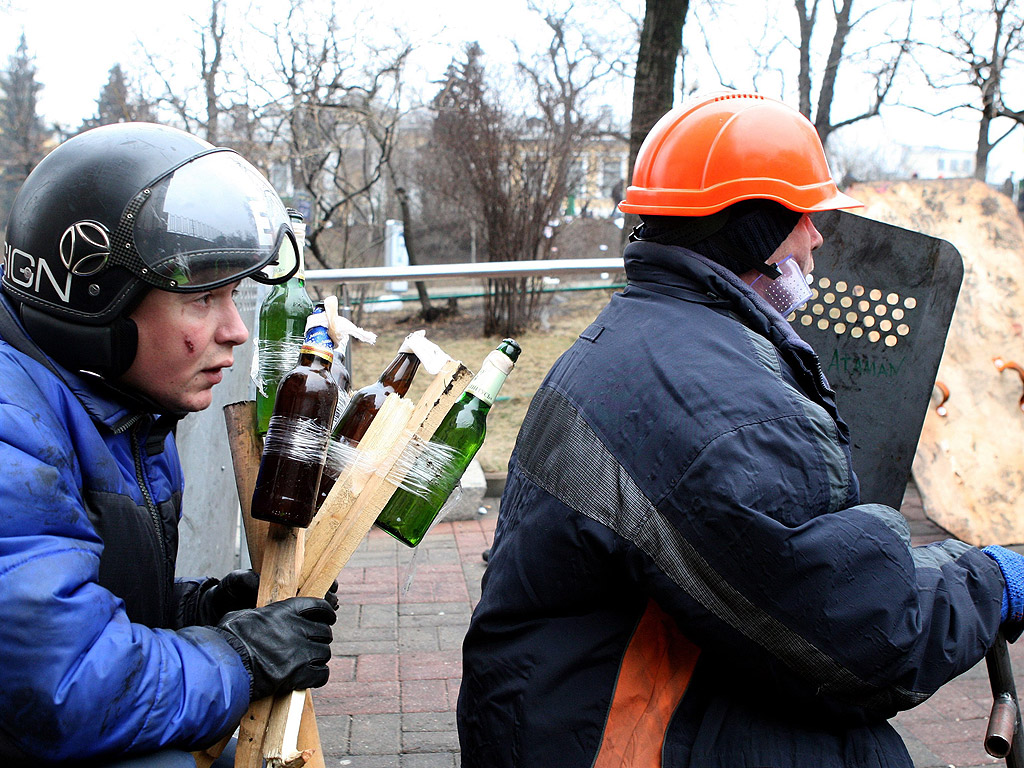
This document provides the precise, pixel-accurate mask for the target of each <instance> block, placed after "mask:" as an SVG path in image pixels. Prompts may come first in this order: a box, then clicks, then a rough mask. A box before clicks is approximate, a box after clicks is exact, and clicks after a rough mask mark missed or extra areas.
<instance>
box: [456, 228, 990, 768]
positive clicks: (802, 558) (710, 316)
mask: <svg viewBox="0 0 1024 768" xmlns="http://www.w3.org/2000/svg"><path fill="white" fill-rule="evenodd" d="M625 258H626V275H627V277H628V280H629V285H628V287H627V288H626V289H625V290H624V291H623V292H621V293H619V294H616V295H615V296H614V297H613V298H612V300H611V301H610V303H609V304H608V306H607V307H606V308H605V309H604V310H603V311H602V312H601V314H600V315H599V316H598V318H597V319H596V320H595V321H594V323H593V324H592V325H590V326H589V327H588V328H587V329H586V330H585V331H584V332H583V333H582V334H580V338H579V339H578V340H577V341H576V342H575V344H574V345H573V346H572V347H571V348H570V349H569V350H568V351H567V352H566V353H565V354H564V355H563V356H562V357H561V358H560V359H559V361H558V362H557V363H556V364H555V366H554V367H553V369H552V370H551V372H550V373H549V374H548V376H547V378H546V379H545V381H544V383H543V384H542V386H541V387H540V389H539V390H538V392H537V394H536V396H535V397H534V400H533V402H532V404H531V406H530V410H529V413H528V415H527V417H526V420H525V422H524V424H523V427H522V430H521V432H520V435H519V438H518V441H517V444H516V448H515V451H514V453H513V456H512V459H511V462H510V465H509V476H508V482H507V486H506V490H505V493H504V496H503V498H502V501H501V510H500V516H499V520H498V527H497V531H496V534H495V539H494V546H493V549H492V552H491V557H490V562H489V564H488V567H487V572H486V575H485V577H484V582H483V592H482V598H481V600H480V603H479V605H478V607H477V609H476V610H475V612H474V615H473V618H472V622H471V626H470V629H469V633H468V635H467V637H466V640H465V644H464V678H463V682H462V688H461V693H460V698H459V707H458V724H459V734H460V740H461V744H462V764H463V766H464V768H503V767H511V766H520V767H522V768H527V767H528V768H546V767H547V766H552V767H553V768H592V767H593V768H608V767H609V766H630V767H631V768H655V767H656V766H664V767H665V768H689V767H691V766H692V767H693V768H715V767H716V766H721V767H722V768H726V767H728V768H736V767H737V766H773V767H775V768H781V767H784V766H801V767H803V768H840V767H841V766H842V767H844V768H851V767H853V766H858V767H859V766H863V767H867V766H872V767H880V766H887V767H891V766H903V767H908V768H909V766H910V765H911V760H910V757H909V756H908V754H907V751H906V748H905V747H904V745H903V743H902V741H901V739H900V738H899V736H898V735H897V734H896V732H895V731H894V729H893V728H892V727H891V726H890V725H889V724H888V722H887V718H889V717H891V716H892V715H893V714H895V713H896V712H897V711H898V710H900V709H905V708H909V707H912V706H914V705H916V704H919V703H920V702H922V701H924V700H925V699H926V698H927V697H928V696H929V695H931V694H932V693H934V692H935V691H936V690H937V689H938V688H939V687H940V686H941V685H942V684H943V683H945V682H947V681H948V680H950V679H951V678H953V677H954V676H956V675H958V674H959V673H961V672H963V671H965V670H966V669H968V668H970V667H971V666H973V665H974V664H975V663H976V662H978V661H979V660H980V659H981V658H982V656H983V655H984V653H985V651H986V649H988V648H989V646H990V645H991V644H992V642H993V640H994V638H995V636H996V632H997V630H998V626H999V617H1000V602H1001V597H1002V593H1003V580H1002V576H1001V574H1000V571H999V568H998V566H996V564H995V562H994V561H993V560H991V559H990V558H989V557H987V556H986V555H984V554H983V553H981V552H980V551H979V550H977V549H974V548H972V547H968V546H967V545H965V544H962V543H960V542H953V541H948V542H942V543H937V544H933V545H929V546H926V547H917V548H913V547H911V546H910V535H909V530H908V527H907V524H906V522H905V520H904V519H903V517H902V516H901V515H900V514H899V512H897V511H896V510H893V509H890V508H888V507H885V506H881V505H877V504H861V503H860V501H859V496H858V487H857V481H856V477H855V475H854V473H853V470H852V469H851V464H850V450H849V433H848V430H847V427H846V425H845V424H844V423H843V421H842V420H841V419H840V417H839V414H838V413H837V410H836V404H835V398H834V396H833V393H832V391H831V390H830V389H829V387H828V384H827V382H826V380H825V377H824V376H823V375H822V372H821V368H820V366H819V364H818V360H817V357H816V355H815V354H814V353H813V351H812V350H811V349H810V348H809V347H808V346H807V345H806V344H805V343H804V342H803V341H802V340H800V339H799V337H797V336H796V335H795V333H794V332H793V331H792V329H791V328H790V327H789V326H788V324H787V323H786V322H785V321H784V320H783V319H782V318H781V317H780V316H779V315H778V313H777V312H775V311H774V310H772V309H771V308H769V307H768V306H767V305H766V304H764V303H763V302H762V301H761V300H760V299H759V298H758V297H756V296H755V295H754V294H753V293H752V292H751V291H749V289H747V288H746V286H745V285H743V284H742V283H740V282H739V280H738V279H737V278H736V277H735V276H733V275H731V273H728V272H726V271H725V270H722V269H721V268H718V267H717V266H716V265H713V264H712V263H711V262H708V261H706V260H704V259H703V258H701V257H699V256H697V255H695V254H692V253H690V252H689V251H686V250H684V249H682V248H678V247H672V246H661V245H655V244H650V243H634V244H631V245H630V246H628V247H627V249H626V252H625ZM879 417H880V418H884V415H880V416H879Z"/></svg>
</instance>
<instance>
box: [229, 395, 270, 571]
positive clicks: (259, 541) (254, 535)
mask: <svg viewBox="0 0 1024 768" xmlns="http://www.w3.org/2000/svg"><path fill="white" fill-rule="evenodd" d="M224 422H225V424H226V425H227V429H228V448H229V450H230V451H231V465H232V467H233V469H234V473H235V487H236V488H237V489H238V503H239V505H240V506H241V508H242V527H243V528H244V530H245V541H246V545H247V546H248V549H249V559H250V560H251V561H252V567H253V570H256V571H259V569H260V562H261V558H262V555H263V542H264V541H266V538H267V526H268V525H269V523H267V522H266V521H264V520H256V519H254V518H253V516H252V513H251V512H252V510H251V507H252V492H253V489H254V488H255V487H256V476H257V475H258V474H259V472H260V457H261V456H262V454H263V444H262V441H261V440H260V438H259V435H257V434H256V402H255V401H254V400H247V401H244V402H240V403H232V404H230V405H225V406H224Z"/></svg>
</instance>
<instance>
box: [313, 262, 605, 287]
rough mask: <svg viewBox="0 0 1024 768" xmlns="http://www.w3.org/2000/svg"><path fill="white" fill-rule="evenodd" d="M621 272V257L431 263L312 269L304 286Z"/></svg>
mask: <svg viewBox="0 0 1024 768" xmlns="http://www.w3.org/2000/svg"><path fill="white" fill-rule="evenodd" d="M621 269H622V259H621V258H601V259H547V260H535V261H487V262H480V263H476V264H431V265H426V266H407V267H351V268H348V269H311V270H307V271H306V283H311V284H317V283H330V284H337V283H377V282H383V281H391V280H445V279H451V278H458V277H465V278H479V279H491V278H507V277H541V276H544V275H552V276H557V275H572V274H587V273H593V272H615V271H617V270H621Z"/></svg>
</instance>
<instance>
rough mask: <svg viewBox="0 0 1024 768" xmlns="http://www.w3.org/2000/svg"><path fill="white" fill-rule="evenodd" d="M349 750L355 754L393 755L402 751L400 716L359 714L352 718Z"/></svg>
mask: <svg viewBox="0 0 1024 768" xmlns="http://www.w3.org/2000/svg"><path fill="white" fill-rule="evenodd" d="M349 750H350V752H351V753H352V754H356V755H394V754H398V753H399V752H401V751H402V716H401V715H398V714H391V713H388V714H377V715H359V716H356V717H353V718H352V736H351V740H350V747H349Z"/></svg>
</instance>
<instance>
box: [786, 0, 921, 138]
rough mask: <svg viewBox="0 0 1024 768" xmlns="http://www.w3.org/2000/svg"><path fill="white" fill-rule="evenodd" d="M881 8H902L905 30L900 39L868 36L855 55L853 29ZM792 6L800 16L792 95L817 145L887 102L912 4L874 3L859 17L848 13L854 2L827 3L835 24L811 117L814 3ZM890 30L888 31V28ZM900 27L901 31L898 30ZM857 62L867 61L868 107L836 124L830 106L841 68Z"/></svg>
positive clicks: (801, 0) (799, 1)
mask: <svg viewBox="0 0 1024 768" xmlns="http://www.w3.org/2000/svg"><path fill="white" fill-rule="evenodd" d="M883 6H884V7H885V8H886V9H891V8H893V7H894V6H895V7H896V8H897V10H899V6H903V7H904V10H905V13H906V17H905V23H906V27H905V30H904V31H903V33H902V34H901V35H896V36H893V35H892V33H891V32H887V33H886V34H885V35H884V36H883V38H882V39H878V38H877V37H875V36H872V41H871V42H870V44H869V45H867V46H866V47H865V48H863V49H861V50H857V51H850V50H849V45H850V41H851V37H852V33H853V32H854V31H855V29H856V28H857V27H861V28H865V27H868V26H869V21H868V20H869V19H870V17H872V16H876V15H878V14H879V13H880V11H881V10H882V8H883ZM794 7H795V9H796V12H797V16H798V18H799V30H800V37H799V42H798V58H799V72H798V75H797V92H798V98H799V109H800V112H801V113H802V114H804V115H805V116H806V117H807V118H809V119H810V120H811V121H812V122H813V123H814V127H815V128H816V129H817V131H818V136H819V137H821V141H822V143H823V144H824V143H826V142H827V141H828V137H829V136H830V135H831V134H832V133H833V132H834V131H836V130H838V129H839V128H842V127H844V126H847V125H852V124H853V123H856V122H859V121H861V120H866V119H868V118H870V117H875V116H876V115H878V114H879V112H880V110H881V108H882V105H883V104H885V103H886V100H887V99H888V98H889V95H890V92H891V90H892V86H893V82H894V80H895V78H896V75H897V72H898V71H899V69H900V64H901V63H902V61H903V58H904V56H905V54H906V52H907V50H908V49H909V45H910V33H911V25H912V22H913V0H902V2H901V3H896V4H894V3H892V2H888V1H887V2H885V3H882V4H875V5H873V6H872V7H870V8H869V9H868V10H867V11H865V12H864V13H862V14H860V15H859V16H854V15H853V0H833V1H832V3H831V6H830V8H831V11H832V18H831V20H830V21H831V23H832V24H833V25H834V27H833V34H832V39H831V42H830V46H829V50H828V54H827V56H826V58H825V63H824V67H823V68H822V69H821V71H820V72H819V73H818V75H817V80H818V90H817V98H816V99H815V102H816V104H815V107H814V109H813V114H812V92H813V90H814V80H815V74H814V72H813V68H812V61H813V59H814V57H813V49H812V37H813V34H814V32H815V30H816V28H817V27H818V25H819V23H820V19H819V17H818V12H819V10H820V8H819V0H810V2H809V3H808V0H794ZM889 29H893V27H891V26H890V27H889ZM900 29H902V28H900ZM856 59H860V60H861V61H863V62H866V63H868V62H869V64H868V66H869V67H873V70H872V71H870V73H869V74H870V77H871V79H872V80H873V81H874V87H873V93H872V94H871V96H870V97H869V99H868V103H867V105H866V106H865V107H864V108H863V109H862V110H860V111H859V112H857V113H856V114H854V115H851V116H849V117H844V118H841V119H839V120H835V119H834V118H833V116H832V111H833V106H834V104H835V98H836V88H837V82H838V79H839V74H840V71H841V70H846V69H849V68H851V64H850V62H853V61H854V60H856Z"/></svg>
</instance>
